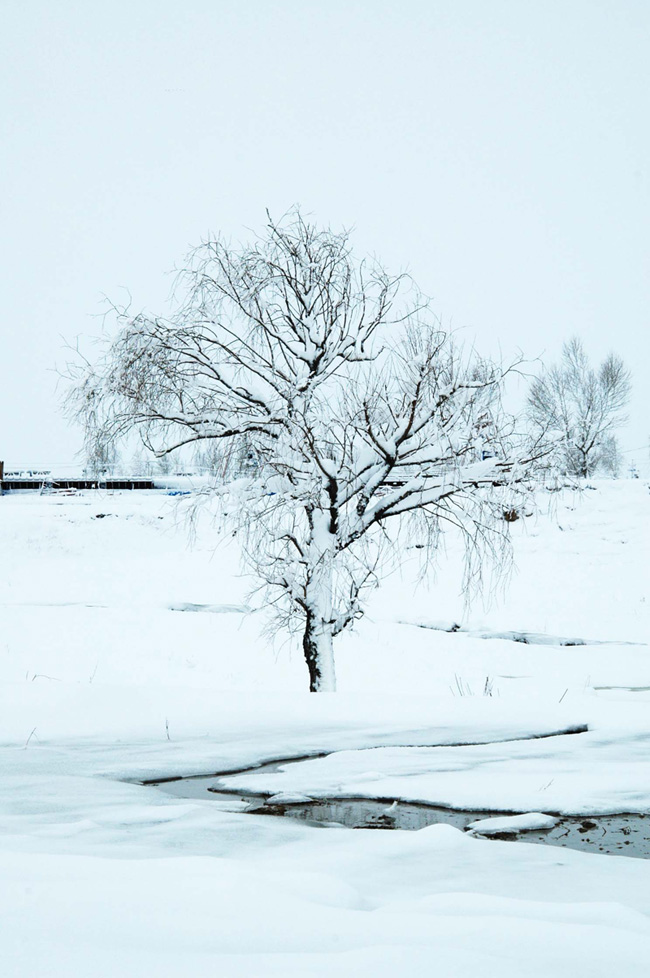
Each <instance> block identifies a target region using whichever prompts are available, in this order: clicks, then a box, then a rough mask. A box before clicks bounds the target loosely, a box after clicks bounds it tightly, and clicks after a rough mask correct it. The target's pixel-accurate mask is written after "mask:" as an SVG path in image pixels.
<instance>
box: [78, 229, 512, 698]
mask: <svg viewBox="0 0 650 978" xmlns="http://www.w3.org/2000/svg"><path fill="white" fill-rule="evenodd" d="M180 283H181V285H182V286H183V288H184V292H183V296H184V298H183V301H182V303H181V304H180V306H179V308H178V309H177V310H176V312H175V314H174V315H173V316H172V318H170V319H163V318H158V317H153V316H149V315H146V314H144V313H140V314H138V315H135V316H132V315H130V313H129V311H128V310H122V311H121V312H118V315H119V319H120V327H121V328H120V331H119V332H118V334H117V336H116V337H115V339H114V340H113V342H112V343H110V345H109V346H108V348H107V350H106V352H105V354H104V356H103V358H102V359H101V360H100V362H99V363H98V364H97V365H96V366H95V367H90V366H88V365H86V366H85V368H84V370H83V375H82V376H81V377H79V378H78V381H77V384H76V388H75V400H74V404H75V409H76V410H77V412H79V413H80V414H81V416H82V417H83V418H84V419H85V421H86V424H87V427H88V431H89V433H90V436H91V437H92V433H93V431H94V430H95V429H96V428H97V427H99V428H100V429H101V431H102V432H105V433H108V434H109V435H110V436H111V437H118V436H121V435H123V434H125V433H126V432H128V431H130V430H132V429H133V428H137V429H139V431H140V433H141V434H142V436H143V437H144V440H145V443H146V444H148V445H149V446H151V448H152V449H153V450H155V451H156V453H157V454H158V455H159V456H164V455H165V454H166V453H168V452H170V451H173V450H174V449H176V448H178V447H179V446H181V445H185V444H188V443H192V442H206V441H207V442H208V443H209V442H210V441H218V442H220V443H222V442H231V443H232V442H234V444H235V445H236V446H238V448H237V452H238V455H237V457H238V458H239V459H240V460H241V459H244V462H245V464H244V466H243V467H242V468H241V477H240V478H238V479H236V480H235V481H232V482H230V483H228V484H226V485H224V486H223V487H222V488H221V489H219V488H218V487H217V488H216V489H213V490H211V492H212V494H213V495H212V497H211V498H214V496H215V495H216V496H217V497H218V498H219V500H220V502H221V503H222V504H223V505H222V512H223V513H224V514H225V518H227V520H228V521H229V522H230V523H231V525H232V527H233V529H234V531H236V532H238V533H239V534H240V537H241V539H242V543H243V548H244V552H245V554H246V556H247V558H248V560H249V562H250V564H251V565H252V566H253V568H254V569H255V571H256V572H257V574H258V575H259V578H260V580H261V582H262V586H263V587H264V588H265V589H266V592H267V594H268V600H269V602H271V603H272V604H273V606H274V607H275V610H276V612H277V614H278V616H279V619H280V621H281V622H283V623H285V624H286V625H288V626H290V627H293V628H296V629H300V631H301V633H302V644H303V651H304V656H305V660H306V663H307V666H308V670H309V678H310V689H311V690H312V691H318V690H332V689H334V688H335V671H334V656H333V640H334V638H335V637H336V636H337V635H338V634H340V633H341V632H342V631H343V630H344V629H345V628H347V627H348V626H350V625H351V624H352V623H353V622H354V621H355V620H356V619H357V618H359V617H360V616H361V614H362V608H363V599H364V595H365V593H366V591H367V589H368V588H371V587H374V586H376V584H377V582H378V580H379V576H380V574H381V573H382V570H383V569H385V566H386V560H387V559H389V558H390V556H391V555H392V557H393V559H396V560H399V554H400V552H401V551H400V547H401V543H402V542H403V540H404V539H405V535H408V534H410V535H411V536H412V535H413V534H415V535H416V539H417V541H418V543H419V544H420V545H421V546H422V553H423V554H424V555H425V558H426V560H427V563H428V562H429V558H431V557H432V555H433V553H434V551H435V548H436V543H437V541H438V534H439V532H440V530H441V527H443V526H444V525H445V524H446V523H447V524H451V525H453V526H455V527H458V528H460V530H461V531H462V533H463V534H464V538H465V541H466V544H467V553H468V557H469V560H468V574H469V575H471V574H472V573H474V572H477V571H478V568H479V566H480V558H481V557H482V556H484V555H485V554H486V553H490V554H491V555H492V556H495V557H496V558H497V560H498V559H499V558H500V557H501V556H502V555H503V554H504V552H505V550H504V548H506V547H507V522H506V521H505V520H504V518H503V513H504V506H506V505H507V504H506V503H505V502H504V492H507V491H508V487H509V486H511V485H513V484H515V483H516V482H517V481H518V480H520V479H521V478H522V476H523V474H524V472H525V466H526V463H527V459H525V458H524V457H523V456H522V455H521V453H520V454H519V461H515V460H514V456H507V455H506V454H505V449H504V443H505V439H506V436H507V435H508V434H509V425H508V422H507V420H506V419H504V416H503V414H502V411H501V407H500V397H499V394H500V388H501V384H502V380H503V376H504V371H503V369H501V368H500V367H498V366H497V365H495V364H493V363H490V362H487V361H483V360H480V359H478V358H477V357H475V356H470V357H465V356H463V354H462V351H461V350H459V349H458V348H456V347H455V345H454V343H453V341H452V339H451V337H450V336H449V335H448V334H447V333H446V332H445V331H444V330H443V329H442V328H441V326H440V324H439V322H438V321H437V320H436V319H435V318H433V317H432V316H431V314H430V313H429V310H428V308H427V304H426V302H424V301H423V300H422V299H421V298H420V297H419V295H418V294H417V292H416V291H415V289H414V287H413V285H412V283H411V282H410V280H408V279H407V278H406V277H404V276H397V277H393V276H390V275H389V274H388V273H387V272H386V271H385V270H384V269H383V268H382V267H381V266H380V265H379V264H378V263H376V262H364V261H357V260H355V259H354V257H353V256H352V253H351V250H350V247H349V237H348V234H347V233H346V232H342V233H333V232H332V231H330V230H322V229H318V228H317V227H316V226H314V225H313V224H311V223H309V222H307V221H306V220H305V219H304V218H303V217H302V216H301V214H300V213H299V212H298V211H294V212H292V214H290V215H289V217H288V218H287V219H286V220H285V221H284V222H280V223H276V222H274V221H273V220H271V219H270V218H269V223H268V227H267V233H266V234H265V235H264V236H263V237H261V238H259V239H258V240H256V241H255V242H254V243H253V244H251V245H247V246H243V247H239V248H234V247H231V246H230V245H228V244H227V243H225V242H223V241H222V240H208V241H206V242H205V243H204V244H203V245H201V246H200V247H199V248H197V249H196V250H195V251H194V252H193V253H192V255H191V257H190V260H189V263H188V266H187V268H186V269H185V270H184V272H182V273H181V276H180Z"/></svg>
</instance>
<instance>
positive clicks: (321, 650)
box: [302, 611, 336, 693]
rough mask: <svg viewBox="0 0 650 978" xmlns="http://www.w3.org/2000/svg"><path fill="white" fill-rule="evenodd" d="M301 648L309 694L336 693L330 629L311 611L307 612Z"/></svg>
mask: <svg viewBox="0 0 650 978" xmlns="http://www.w3.org/2000/svg"><path fill="white" fill-rule="evenodd" d="M302 647H303V651H304V653H305V661H306V663H307V668H308V669H309V692H310V693H334V692H335V691H336V674H335V671H334V650H333V648H332V627H331V625H329V624H328V623H326V622H324V621H322V620H321V619H319V617H318V616H317V615H314V613H313V612H311V611H308V612H307V618H306V621H305V632H304V635H303V637H302Z"/></svg>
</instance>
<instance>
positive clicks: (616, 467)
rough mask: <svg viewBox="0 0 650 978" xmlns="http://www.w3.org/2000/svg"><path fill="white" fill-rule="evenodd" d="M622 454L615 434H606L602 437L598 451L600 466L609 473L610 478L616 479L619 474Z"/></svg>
mask: <svg viewBox="0 0 650 978" xmlns="http://www.w3.org/2000/svg"><path fill="white" fill-rule="evenodd" d="M622 465H623V456H622V454H621V447H620V445H619V443H618V438H617V437H616V435H606V437H605V438H604V439H603V446H602V449H601V453H600V467H601V469H602V470H603V471H604V472H606V473H607V475H610V476H611V477H612V479H617V478H618V477H619V475H620V474H621V466H622Z"/></svg>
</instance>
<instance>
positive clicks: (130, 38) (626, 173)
mask: <svg viewBox="0 0 650 978" xmlns="http://www.w3.org/2000/svg"><path fill="white" fill-rule="evenodd" d="M0 7H1V10H0V24H1V27H0V78H1V88H0V119H1V120H2V133H1V137H0V178H1V185H2V198H3V202H2V228H3V235H2V256H1V260H0V289H1V294H2V318H1V319H0V324H1V325H0V334H1V335H0V354H1V357H2V374H1V376H2V379H1V382H0V458H4V459H5V461H6V463H7V464H8V465H9V466H20V465H22V466H27V465H36V464H48V465H49V464H56V463H63V462H67V461H69V460H71V459H72V458H73V456H74V453H75V452H76V451H77V450H78V448H79V447H80V436H79V433H78V432H76V431H73V430H70V429H68V428H67V426H66V423H65V421H64V420H63V419H62V417H61V414H60V408H59V401H60V393H57V392H56V391H55V386H56V382H57V378H56V374H55V373H54V372H53V368H54V366H55V364H58V365H63V363H64V362H65V359H66V354H65V352H64V350H63V349H62V339H61V337H62V336H65V337H66V338H68V339H74V337H75V336H76V335H77V334H96V333H98V332H99V331H100V329H101V320H99V319H97V318H93V317H95V316H97V315H98V314H100V313H101V311H102V306H101V297H102V295H103V294H107V295H109V296H111V297H112V298H115V299H117V300H119V301H121V300H122V298H123V297H124V292H122V291H121V289H122V288H123V287H128V289H129V290H130V291H131V293H132V295H133V298H134V303H135V305H136V306H139V307H142V306H147V307H149V308H153V309H157V310H160V311H164V309H165V301H166V297H167V293H168V290H169V286H170V277H169V275H167V274H166V273H168V272H169V271H170V270H171V269H173V267H174V265H175V264H176V263H177V262H179V261H180V260H181V259H182V257H183V256H184V254H185V253H186V251H187V250H188V248H189V246H191V245H192V244H195V243H197V242H198V241H199V240H200V238H201V237H202V236H204V235H205V234H206V233H207V232H208V231H212V232H218V231H222V232H224V233H225V234H226V235H229V236H230V235H232V236H233V237H235V238H241V237H246V235H247V232H246V230H245V229H246V228H247V227H248V228H251V227H253V228H259V227H261V225H262V224H263V221H264V208H265V207H268V208H269V209H270V210H271V212H272V213H273V214H274V215H281V214H282V213H283V212H284V211H286V210H287V208H288V207H290V206H291V205H292V204H294V203H299V204H300V205H301V206H302V208H303V209H304V210H305V211H307V212H310V213H311V214H313V215H314V217H315V218H316V219H317V220H319V221H320V222H322V223H328V224H331V225H333V226H334V227H337V226H341V225H347V226H350V225H353V226H354V227H355V228H356V233H355V242H356V244H357V246H358V249H359V251H361V252H369V251H372V252H374V253H376V254H377V255H378V256H379V257H381V258H382V260H383V261H384V262H385V263H386V264H387V265H388V266H389V267H391V268H392V269H393V270H395V271H399V270H402V269H404V268H408V269H409V270H410V271H411V272H412V273H413V275H414V277H415V278H416V280H417V281H418V283H419V284H420V286H421V288H423V289H424V291H426V292H428V293H429V294H430V295H432V296H433V297H434V300H435V301H434V305H435V308H436V310H437V311H438V312H439V314H440V315H441V316H442V317H443V319H444V320H445V321H447V322H449V321H450V320H451V321H452V323H453V325H454V326H456V327H460V326H468V327H471V328H472V330H474V331H475V335H476V338H477V344H478V346H479V347H480V348H482V349H485V350H488V351H490V350H491V351H494V350H497V349H498V348H499V347H500V348H501V349H502V350H503V352H504V353H505V354H506V355H507V354H508V353H511V352H512V351H513V350H514V348H515V347H521V348H522V349H523V351H524V352H525V353H526V354H527V355H528V356H530V357H535V356H539V355H544V356H545V357H546V358H548V359H553V358H555V357H556V356H557V354H558V352H559V349H560V347H561V344H562V341H563V340H564V339H566V338H567V337H568V336H569V335H570V334H572V333H577V334H579V335H581V336H582V337H583V339H584V342H585V346H586V348H587V351H588V353H589V354H590V355H591V356H593V357H594V358H601V357H602V356H603V355H604V354H605V353H606V352H608V350H609V349H614V350H615V351H616V352H618V353H620V355H621V356H623V358H624V359H625V360H626V361H627V363H628V364H629V366H630V367H631V368H632V369H633V372H634V378H633V379H634V399H633V404H632V406H631V411H630V414H631V421H630V426H629V428H628V429H627V430H626V431H625V432H624V434H623V440H624V443H625V447H626V448H627V449H634V451H632V452H631V453H630V454H629V455H628V458H632V457H636V458H637V459H638V460H639V461H641V460H642V459H643V458H644V457H645V456H647V441H648V433H649V432H650V421H649V417H650V411H649V404H650V395H649V394H648V379H647V378H648V370H649V367H648V362H649V359H650V358H649V354H650V349H649V347H650V343H649V339H648V333H649V329H648V327H649V319H650V315H649V310H650V233H649V232H650V168H649V164H648V157H649V151H650V126H649V120H650V54H649V52H650V3H648V0H638V2H635V0H608V2H605V0H561V2H554V0H510V2H508V0H429V2H425V0H399V2H398V0H391V2H382V0H357V2H355V0H345V2H340V0H319V2H316V0H299V2H289V0H278V2H273V0H247V2H239V3H237V2H229V3H226V2H221V0H183V2H179V0H129V2H124V0H110V2H101V3H100V2H99V0H80V2H69V0H49V2H34V0H1V3H0ZM636 446H643V447H642V448H641V450H639V451H636Z"/></svg>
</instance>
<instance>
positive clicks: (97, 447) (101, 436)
mask: <svg viewBox="0 0 650 978" xmlns="http://www.w3.org/2000/svg"><path fill="white" fill-rule="evenodd" d="M84 457H85V461H84V473H85V474H86V475H87V476H90V478H91V479H106V478H107V477H108V476H110V475H113V474H114V472H115V470H116V468H117V466H118V465H119V453H118V451H117V447H116V445H115V441H114V440H113V439H112V438H111V437H110V435H109V434H108V433H106V432H103V431H102V430H101V429H100V428H97V427H95V428H93V430H92V432H89V437H88V438H87V439H86V445H85V450H84Z"/></svg>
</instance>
